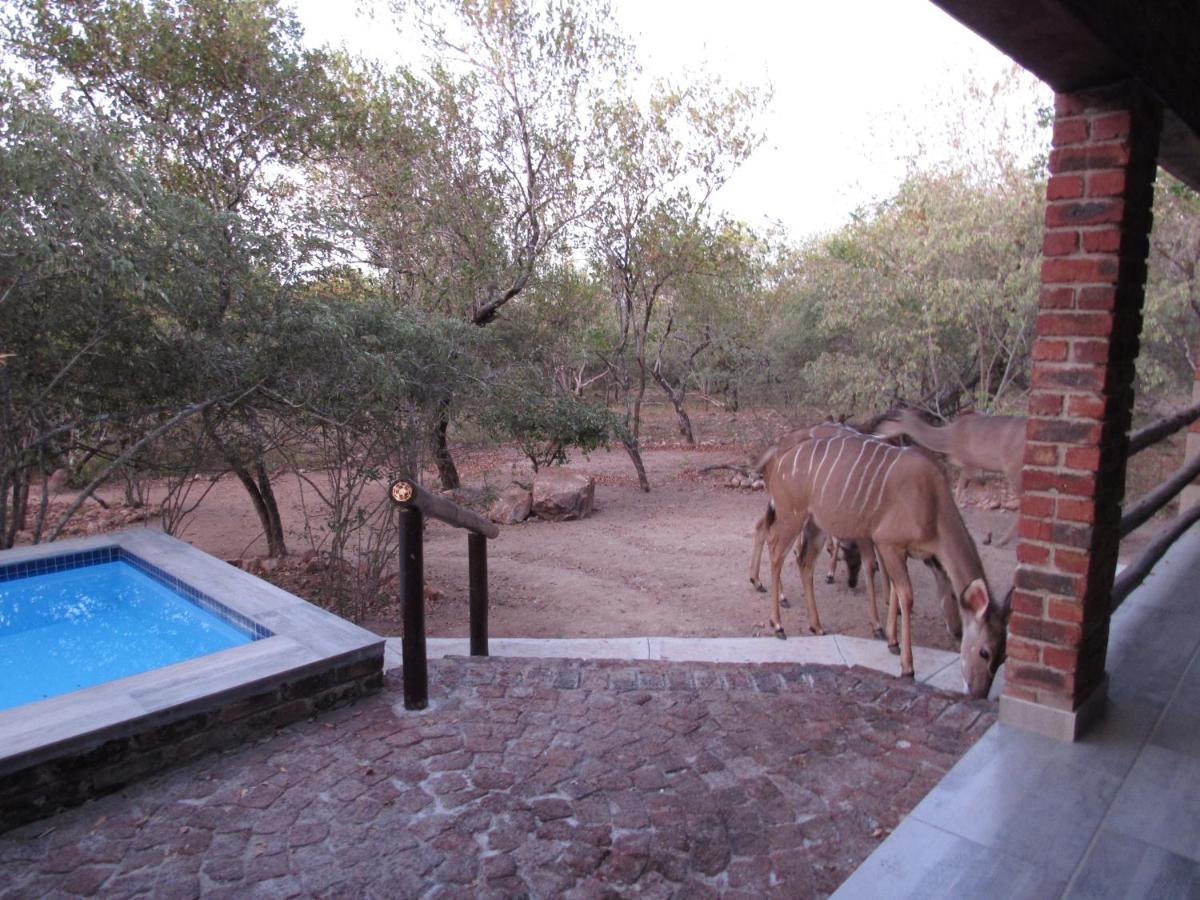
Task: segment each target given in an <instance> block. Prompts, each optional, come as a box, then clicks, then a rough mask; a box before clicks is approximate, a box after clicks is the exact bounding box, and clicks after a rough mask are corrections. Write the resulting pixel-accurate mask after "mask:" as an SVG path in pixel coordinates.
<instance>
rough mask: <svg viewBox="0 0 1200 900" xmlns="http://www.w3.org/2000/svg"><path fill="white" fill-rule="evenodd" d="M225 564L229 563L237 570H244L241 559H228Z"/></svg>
mask: <svg viewBox="0 0 1200 900" xmlns="http://www.w3.org/2000/svg"><path fill="white" fill-rule="evenodd" d="M225 562H227V563H229V565H231V566H233V567H234V568H235V569H240V568H242V561H241V560H240V559H227V560H225Z"/></svg>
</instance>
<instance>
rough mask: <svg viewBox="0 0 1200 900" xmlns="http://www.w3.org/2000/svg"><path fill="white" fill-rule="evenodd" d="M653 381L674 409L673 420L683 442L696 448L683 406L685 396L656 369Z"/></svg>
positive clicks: (690, 422) (693, 435) (689, 420)
mask: <svg viewBox="0 0 1200 900" xmlns="http://www.w3.org/2000/svg"><path fill="white" fill-rule="evenodd" d="M654 380H655V381H657V382H658V386H659V387H660V388H662V389H663V393H664V394H666V395H667V397H668V398H669V399H670V401H671V405H672V406H673V407H675V418H676V419H677V420H678V422H679V433H680V434H681V435H683V438H684V440H686V441H687V442H688V443H689V444H691V445H692V446H693V447H694V446H696V435H695V432H693V431H692V420H691V419H690V418H689V417H688V414H687V410H686V409H684V406H683V401H684V398H685V396H686V394H685V393H684V392H683V391H677V390H675V388H674V387H672V386H671V383H670V382H669V381H667V379H666V377H665V376H664V375H663V374H662V373H661V372H659V370H658V369H657V368H655V369H654Z"/></svg>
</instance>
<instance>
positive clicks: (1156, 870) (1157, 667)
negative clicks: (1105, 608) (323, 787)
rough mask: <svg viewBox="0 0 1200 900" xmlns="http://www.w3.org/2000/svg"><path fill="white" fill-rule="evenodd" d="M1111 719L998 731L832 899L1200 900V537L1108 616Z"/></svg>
mask: <svg viewBox="0 0 1200 900" xmlns="http://www.w3.org/2000/svg"><path fill="white" fill-rule="evenodd" d="M1107 670H1108V675H1109V703H1108V708H1107V711H1106V713H1105V715H1104V719H1103V720H1102V721H1101V722H1099V723H1098V724H1097V725H1096V726H1094V727H1093V728H1092V730H1091V731H1090V732H1088V733H1087V734H1086V735H1085V736H1084V738H1083V739H1082V740H1081V741H1079V742H1077V743H1075V744H1067V743H1060V742H1058V741H1054V740H1051V739H1049V738H1044V737H1041V736H1039V735H1034V734H1029V733H1026V732H1021V731H1016V730H1015V729H1012V728H1010V727H1008V726H1006V725H995V726H993V727H992V729H991V730H990V731H989V732H988V733H987V734H986V735H984V736H983V738H981V739H980V741H979V742H978V743H977V744H976V745H975V746H974V747H973V748H972V749H971V750H970V751H969V752H968V753H967V754H966V755H965V756H964V757H963V758H962V759H961V760H960V761H959V763H958V765H957V766H955V767H954V768H953V769H952V770H951V771H950V773H949V774H948V775H947V776H946V777H945V778H944V779H943V780H942V782H941V783H940V784H939V785H938V786H937V787H936V788H934V789H933V791H931V792H930V793H929V794H928V795H927V796H926V797H925V799H924V800H922V801H921V803H920V804H918V805H917V807H916V808H915V809H914V810H913V812H912V814H911V815H909V817H908V818H907V819H905V820H904V821H903V822H902V823H901V824H900V827H898V828H897V829H896V831H895V832H894V833H893V834H892V835H891V836H890V837H889V838H888V840H886V841H885V842H884V843H883V844H882V845H880V847H879V849H878V850H877V851H876V852H875V853H874V854H872V855H871V857H869V858H868V859H867V861H866V862H865V863H863V865H862V866H861V867H860V868H859V869H858V870H857V871H856V872H855V873H854V874H853V875H852V876H851V877H850V878H849V880H847V881H846V882H845V883H844V884H843V885H842V887H841V888H840V889H839V890H838V892H837V893H836V894H835V895H834V896H835V897H838V898H842V900H850V898H875V897H880V898H882V897H887V898H899V897H912V898H922V900H927V898H939V897H945V898H950V897H953V898H963V897H988V898H996V897H1021V898H1058V897H1070V898H1084V897H1087V898H1127V897H1152V898H1155V900H1159V898H1175V897H1179V898H1184V897H1186V898H1197V900H1200V531H1197V529H1193V530H1192V532H1191V533H1189V534H1188V535H1187V536H1186V537H1184V538H1183V539H1182V540H1181V541H1180V542H1179V543H1177V544H1176V545H1175V547H1173V548H1172V550H1171V552H1170V553H1168V554H1167V556H1166V557H1165V558H1164V559H1163V560H1162V561H1161V562H1160V563H1159V565H1158V566H1157V567H1156V568H1155V571H1154V573H1153V574H1152V575H1151V577H1150V578H1148V579H1147V580H1146V582H1145V583H1144V584H1143V585H1142V587H1141V588H1139V589H1138V590H1137V591H1135V592H1134V593H1133V594H1132V595H1131V596H1130V598H1129V599H1128V600H1127V601H1126V603H1125V604H1124V605H1123V606H1122V607H1121V609H1119V610H1118V611H1117V613H1116V614H1115V615H1114V617H1113V621H1112V626H1111V638H1110V642H1109V652H1108V665H1107Z"/></svg>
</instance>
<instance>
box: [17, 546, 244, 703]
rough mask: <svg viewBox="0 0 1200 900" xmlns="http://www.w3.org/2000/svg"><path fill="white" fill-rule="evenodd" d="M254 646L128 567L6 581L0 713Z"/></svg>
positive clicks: (122, 564)
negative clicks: (107, 682) (230, 650)
mask: <svg viewBox="0 0 1200 900" xmlns="http://www.w3.org/2000/svg"><path fill="white" fill-rule="evenodd" d="M251 640H252V638H251V636H250V635H249V634H247V633H246V632H244V631H243V630H241V629H239V628H237V627H235V626H233V625H231V624H229V623H228V622H226V621H225V620H224V619H222V618H220V617H219V616H217V615H214V614H213V613H210V612H208V611H207V610H205V609H202V608H201V607H200V606H197V605H196V604H195V603H192V602H191V601H190V600H188V599H187V598H186V597H184V596H182V595H181V594H178V593H176V592H175V591H173V590H171V589H170V588H169V587H167V586H166V585H165V584H163V583H161V582H160V581H157V580H156V579H154V578H152V577H150V576H149V575H146V574H144V573H143V572H141V571H139V570H138V569H136V568H134V567H133V566H132V565H130V564H128V563H126V562H122V561H119V560H118V561H113V562H104V563H100V564H98V565H86V566H82V567H80V568H74V569H66V570H65V571H60V572H50V573H47V574H39V575H30V576H26V577H22V578H14V579H12V580H9V581H0V709H9V708H11V707H14V706H20V705H21V704H24V703H32V702H34V701H36V700H44V699H46V698H47V697H54V696H57V695H59V694H65V693H68V692H70V691H74V690H78V689H80V688H84V687H90V686H91V685H94V684H101V683H103V682H106V681H112V680H113V679H116V678H123V677H125V676H126V675H134V674H136V673H138V672H145V671H147V670H148V669H155V668H158V667H160V666H166V665H170V664H172V663H177V662H182V661H183V660H186V659H193V658H194V657H197V656H203V655H205V654H208V653H214V652H216V651H218V650H225V649H227V648H229V647H235V646H238V645H239V644H246V643H249V642H250V641H251Z"/></svg>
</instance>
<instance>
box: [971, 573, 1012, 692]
mask: <svg viewBox="0 0 1200 900" xmlns="http://www.w3.org/2000/svg"><path fill="white" fill-rule="evenodd" d="M1010 595H1011V592H1010ZM959 603H960V605H961V606H962V622H963V633H962V647H961V650H960V653H961V660H960V664H961V666H962V676H963V682H964V683H965V684H966V688H967V693H968V694H970V695H971V696H972V697H986V696H987V695H988V691H989V690H990V689H991V687H992V680H993V679H994V678H995V677H996V670H997V669H999V668H1000V664H1001V663H1002V662H1004V650H1005V640H1006V638H1007V635H1008V610H1009V607H1008V600H1007V599H1006V600H1005V603H1004V604H1003V605H1002V606H997V605H993V604H992V602H991V593H990V592H989V591H988V586H987V583H986V582H985V581H984V580H983V579H982V578H976V579H975V580H974V581H972V582H971V583H970V584H969V585H967V588H966V590H964V591H963V594H962V597H961V598H960V600H959Z"/></svg>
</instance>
